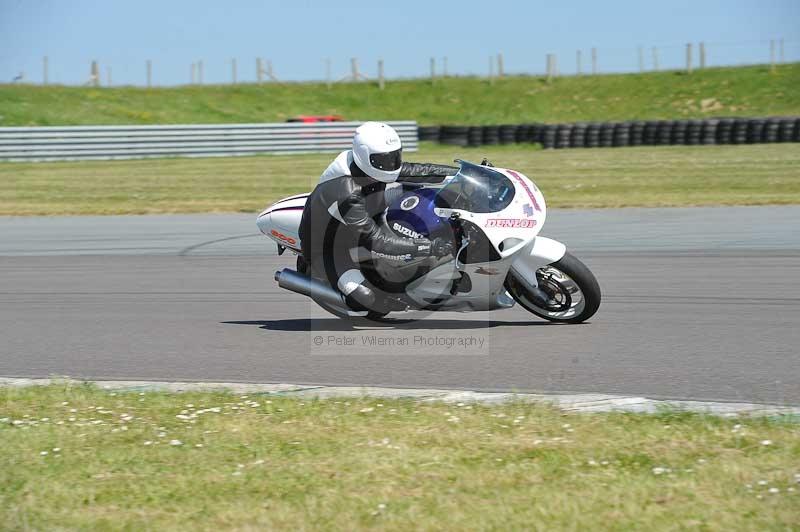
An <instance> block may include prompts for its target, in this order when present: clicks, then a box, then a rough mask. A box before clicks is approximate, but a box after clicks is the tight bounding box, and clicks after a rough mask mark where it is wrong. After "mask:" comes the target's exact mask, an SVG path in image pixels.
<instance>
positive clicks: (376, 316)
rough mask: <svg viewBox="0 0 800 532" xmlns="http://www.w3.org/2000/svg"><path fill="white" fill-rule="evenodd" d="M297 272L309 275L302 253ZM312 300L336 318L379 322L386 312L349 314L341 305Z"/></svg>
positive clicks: (382, 319)
mask: <svg viewBox="0 0 800 532" xmlns="http://www.w3.org/2000/svg"><path fill="white" fill-rule="evenodd" d="M297 272H298V273H302V274H303V275H309V267H308V263H307V262H306V260H305V259H304V258H303V256H302V255H298V256H297ZM314 302H315V303H316V304H317V305H319V306H320V307H322V308H323V309H325V310H326V311H328V312H329V313H331V314H333V315H334V316H336V317H337V318H340V319H343V320H350V321H358V320H369V321H378V322H381V321H385V318H386V314H383V313H381V312H375V311H372V310H370V311H367V313H366V314H365V315H363V316H351V315H350V314H348V313H347V311H346V310H345V309H343V308H341V307H336V306H333V305H329V304H327V303H322V302H320V301H317V300H316V299H315V300H314Z"/></svg>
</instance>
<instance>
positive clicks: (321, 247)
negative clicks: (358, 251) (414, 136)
mask: <svg viewBox="0 0 800 532" xmlns="http://www.w3.org/2000/svg"><path fill="white" fill-rule="evenodd" d="M457 170H458V169H457V168H455V167H451V166H446V165H439V164H430V163H410V162H403V160H402V145H401V142H400V137H399V135H398V134H397V132H396V131H395V130H394V129H393V128H392V127H390V126H389V125H387V124H384V123H381V122H366V123H364V124H362V125H361V126H359V127H358V128H357V129H356V132H355V135H354V137H353V148H352V149H351V150H347V151H344V152H342V153H340V154H339V155H338V156H337V157H336V158H335V159H334V160H333V162H331V164H330V165H329V166H328V168H326V169H325V171H324V172H323V173H322V175H321V176H320V182H319V184H318V185H317V187H316V188H315V189H314V191H313V192H312V193H311V195H310V196H309V197H308V199H307V201H306V205H305V209H304V210H303V217H302V221H301V223H300V242H301V247H302V253H303V258H304V259H305V261H306V263H307V264H308V265H310V272H309V273H310V274H311V275H312V276H314V277H317V278H320V279H327V280H328V282H330V284H331V285H332V286H336V287H338V289H339V290H340V291H341V292H342V293H343V294H344V295H345V297H346V298H347V301H348V304H349V305H350V306H351V308H354V309H360V308H361V309H369V308H371V307H372V306H373V305H374V303H375V300H376V296H375V293H374V288H375V287H374V286H372V285H371V284H370V283H369V282H368V281H367V280H366V279H365V277H364V275H363V273H362V272H361V269H360V268H359V265H358V263H357V260H356V258H355V257H353V256H352V255H351V252H350V250H351V249H354V248H359V247H360V248H364V249H366V250H367V251H368V252H369V253H370V254H371V256H372V258H373V259H379V260H386V261H394V262H398V263H403V262H406V261H410V260H413V259H417V258H419V257H427V256H434V257H443V256H446V255H448V254H451V253H453V243H452V242H450V241H448V240H445V239H442V238H436V239H434V240H433V241H431V240H429V239H427V238H411V237H407V236H403V235H400V234H397V233H395V232H394V231H393V230H392V229H391V228H390V227H389V226H388V225H387V224H386V220H385V217H384V213H385V210H386V198H385V192H386V186H387V184H390V183H395V182H398V183H432V182H433V183H435V182H439V181H441V180H442V179H443V178H444V177H446V176H448V175H454V174H455V173H456V172H457Z"/></svg>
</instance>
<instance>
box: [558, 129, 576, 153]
mask: <svg viewBox="0 0 800 532" xmlns="http://www.w3.org/2000/svg"><path fill="white" fill-rule="evenodd" d="M571 137H572V124H558V126H556V149H559V150H560V149H562V148H569V147H570V138H571Z"/></svg>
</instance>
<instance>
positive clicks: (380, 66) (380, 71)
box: [378, 59, 384, 90]
mask: <svg viewBox="0 0 800 532" xmlns="http://www.w3.org/2000/svg"><path fill="white" fill-rule="evenodd" d="M383 87H384V80H383V59H378V88H379V89H380V90H383Z"/></svg>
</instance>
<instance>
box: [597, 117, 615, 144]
mask: <svg viewBox="0 0 800 532" xmlns="http://www.w3.org/2000/svg"><path fill="white" fill-rule="evenodd" d="M613 145H614V124H613V123H609V122H603V123H601V124H600V144H599V146H600V147H601V148H610V147H612V146H613Z"/></svg>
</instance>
